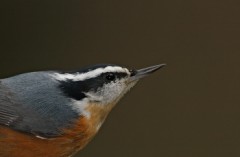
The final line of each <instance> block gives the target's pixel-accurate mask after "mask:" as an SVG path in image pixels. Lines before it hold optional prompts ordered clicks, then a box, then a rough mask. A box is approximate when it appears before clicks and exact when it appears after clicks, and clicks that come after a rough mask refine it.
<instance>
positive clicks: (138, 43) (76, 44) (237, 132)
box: [0, 0, 240, 157]
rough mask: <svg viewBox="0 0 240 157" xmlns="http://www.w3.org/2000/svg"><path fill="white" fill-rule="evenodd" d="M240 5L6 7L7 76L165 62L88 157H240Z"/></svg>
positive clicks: (214, 0) (72, 0)
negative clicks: (107, 65)
mask: <svg viewBox="0 0 240 157" xmlns="http://www.w3.org/2000/svg"><path fill="white" fill-rule="evenodd" d="M239 8H240V3H239V1H238V0H201V1H200V0H198V1H193V0H192V1H191V0H185V1H184V0H146V1H145V0H135V1H132V0H127V1H123V0H121V1H116V0H109V1H107V0H88V1H83V0H15V1H14V0H2V1H1V2H0V12H1V14H0V16H1V18H0V19H1V20H0V28H1V29H0V39H1V44H0V71H1V73H0V77H1V78H4V77H7V76H11V75H14V74H18V73H22V72H27V71H36V70H47V69H76V68H79V67H82V66H85V65H89V64H95V63H117V64H121V65H126V66H129V67H136V68H141V67H145V66H149V65H153V64H158V63H167V64H168V65H167V67H166V68H164V69H161V70H160V71H159V72H157V73H155V74H154V75H152V76H151V77H148V78H146V79H144V80H143V81H142V82H140V83H139V84H138V85H137V86H136V87H135V88H134V89H133V90H132V91H131V92H130V93H129V94H128V95H126V97H125V98H124V99H123V100H122V101H121V102H120V103H119V104H118V106H117V107H116V108H115V109H114V110H113V111H112V113H111V114H110V116H109V117H108V119H107V121H106V123H105V125H104V126H103V127H102V129H101V131H100V132H99V134H98V135H97V136H96V137H95V138H94V140H93V141H92V142H91V143H90V144H89V145H88V146H87V147H86V148H85V149H84V150H83V151H82V152H81V153H80V154H79V156H81V157H237V156H240V127H239V124H240V123H239V121H240V96H239V94H240V71H239V67H240V66H239V64H240V18H239V17H240V9H239Z"/></svg>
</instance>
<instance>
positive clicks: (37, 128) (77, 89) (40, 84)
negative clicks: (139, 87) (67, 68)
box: [0, 64, 165, 157]
mask: <svg viewBox="0 0 240 157" xmlns="http://www.w3.org/2000/svg"><path fill="white" fill-rule="evenodd" d="M164 65H165V64H160V65H155V66H151V67H148V68H144V69H140V70H129V69H127V68H125V67H122V66H117V65H112V64H101V65H95V66H91V67H87V68H84V69H81V70H78V71H72V72H61V71H42V72H31V73H25V74H20V75H17V76H14V77H10V78H6V79H1V80H0V156H1V157H69V156H72V155H73V154H75V153H76V152H77V151H79V150H81V149H82V148H83V147H84V146H85V145H86V144H87V143H88V142H89V141H90V140H91V139H92V137H93V136H94V135H95V134H96V133H97V132H98V130H99V128H100V127H101V125H102V124H103V122H104V120H105V118H106V117H107V115H108V113H109V112H110V111H111V109H112V108H113V107H114V106H115V104H116V103H117V102H118V100H120V98H121V97H122V96H123V95H124V94H125V93H126V92H127V91H128V90H129V89H130V88H131V87H133V86H134V85H135V84H136V83H137V81H138V80H139V79H140V78H143V77H145V76H147V75H149V74H150V73H152V72H154V71H156V70H158V69H160V68H161V67H163V66H164Z"/></svg>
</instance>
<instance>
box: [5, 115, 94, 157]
mask: <svg viewBox="0 0 240 157" xmlns="http://www.w3.org/2000/svg"><path fill="white" fill-rule="evenodd" d="M95 133H96V132H95V131H93V130H92V129H90V128H89V127H88V124H87V121H86V119H85V118H81V119H80V120H79V121H78V122H77V124H76V127H75V128H73V129H69V130H66V131H65V134H64V135H63V136H61V137H57V138H51V139H41V138H37V137H35V136H32V135H30V134H25V133H20V132H17V131H14V130H11V129H9V128H6V127H0V156H1V157H33V156H34V157H68V156H70V155H71V154H73V153H76V152H77V151H78V150H80V149H82V148H83V147H84V146H85V145H86V144H87V143H88V142H89V140H90V139H91V137H93V135H94V134H95Z"/></svg>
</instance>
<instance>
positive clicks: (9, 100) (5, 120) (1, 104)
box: [0, 82, 20, 126]
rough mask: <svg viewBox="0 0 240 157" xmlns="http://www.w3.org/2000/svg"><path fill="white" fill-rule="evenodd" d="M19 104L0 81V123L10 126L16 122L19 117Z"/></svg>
mask: <svg viewBox="0 0 240 157" xmlns="http://www.w3.org/2000/svg"><path fill="white" fill-rule="evenodd" d="M19 106H20V105H19V104H18V103H17V101H16V100H15V98H14V96H13V93H11V92H10V90H9V89H8V88H7V87H5V86H3V85H2V84H1V82H0V124H1V125H6V126H10V125H12V124H13V123H14V122H16V121H17V120H18V119H19V118H20V115H19V113H18V111H17V108H18V107H19Z"/></svg>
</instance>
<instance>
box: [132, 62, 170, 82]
mask: <svg viewBox="0 0 240 157" xmlns="http://www.w3.org/2000/svg"><path fill="white" fill-rule="evenodd" d="M165 65H166V64H159V65H154V66H150V67H147V68H143V69H139V70H136V71H133V73H132V76H131V77H130V81H135V80H139V79H140V78H143V77H145V76H148V75H149V74H151V73H153V72H155V71H157V70H158V69H160V68H162V67H164V66H165Z"/></svg>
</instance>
